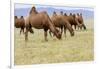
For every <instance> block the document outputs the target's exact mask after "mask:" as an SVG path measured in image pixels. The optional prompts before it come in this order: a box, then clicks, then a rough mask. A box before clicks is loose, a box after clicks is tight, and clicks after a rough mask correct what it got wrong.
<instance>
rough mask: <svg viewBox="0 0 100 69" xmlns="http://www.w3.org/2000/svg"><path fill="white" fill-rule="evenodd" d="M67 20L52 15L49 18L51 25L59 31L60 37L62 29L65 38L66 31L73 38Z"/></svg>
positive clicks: (71, 29) (72, 32) (60, 16)
mask: <svg viewBox="0 0 100 69" xmlns="http://www.w3.org/2000/svg"><path fill="white" fill-rule="evenodd" d="M67 19H68V18H66V17H65V16H64V15H54V14H53V16H52V17H51V20H52V23H53V24H54V25H55V26H56V27H58V28H60V29H61V35H62V33H63V29H64V33H65V37H66V29H68V30H69V32H70V34H71V36H74V30H73V28H72V27H71V25H70V23H69V21H68V20H67Z"/></svg>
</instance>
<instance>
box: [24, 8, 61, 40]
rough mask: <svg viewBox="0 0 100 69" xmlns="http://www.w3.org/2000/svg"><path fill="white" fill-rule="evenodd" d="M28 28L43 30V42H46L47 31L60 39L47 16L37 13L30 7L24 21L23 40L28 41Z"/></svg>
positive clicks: (44, 13)
mask: <svg viewBox="0 0 100 69" xmlns="http://www.w3.org/2000/svg"><path fill="white" fill-rule="evenodd" d="M29 27H34V28H36V29H43V30H44V36H45V41H47V31H48V29H49V30H50V31H51V32H52V33H53V34H54V35H55V36H56V37H57V38H58V39H61V33H60V32H59V31H58V30H57V29H56V28H55V26H54V25H53V23H52V21H51V19H50V18H49V16H48V14H47V13H46V12H45V11H44V12H37V10H36V8H35V7H32V8H31V10H30V13H29V16H28V18H27V19H26V32H25V40H28V30H29V29H30V28H29Z"/></svg>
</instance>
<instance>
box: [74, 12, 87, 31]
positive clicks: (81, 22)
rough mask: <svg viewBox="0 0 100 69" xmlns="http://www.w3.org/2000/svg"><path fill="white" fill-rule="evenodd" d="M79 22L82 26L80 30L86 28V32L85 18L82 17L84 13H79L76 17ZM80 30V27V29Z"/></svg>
mask: <svg viewBox="0 0 100 69" xmlns="http://www.w3.org/2000/svg"><path fill="white" fill-rule="evenodd" d="M76 18H77V20H78V22H79V23H80V24H81V25H82V27H80V29H82V28H84V30H86V26H85V24H84V20H83V16H82V13H80V14H79V13H77V16H76ZM78 28H79V27H78Z"/></svg>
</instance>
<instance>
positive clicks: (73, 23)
mask: <svg viewBox="0 0 100 69" xmlns="http://www.w3.org/2000/svg"><path fill="white" fill-rule="evenodd" d="M66 18H67V20H68V21H69V23H70V24H71V26H74V28H75V29H76V26H78V27H82V25H81V24H80V23H79V21H78V19H77V18H76V15H75V14H72V13H70V15H69V16H66Z"/></svg>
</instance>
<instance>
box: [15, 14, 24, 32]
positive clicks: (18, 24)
mask: <svg viewBox="0 0 100 69" xmlns="http://www.w3.org/2000/svg"><path fill="white" fill-rule="evenodd" d="M14 19H15V20H14V21H15V27H16V28H20V34H21V32H22V31H23V33H24V28H25V20H24V17H23V16H21V17H20V18H18V17H17V16H15V17H14Z"/></svg>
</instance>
